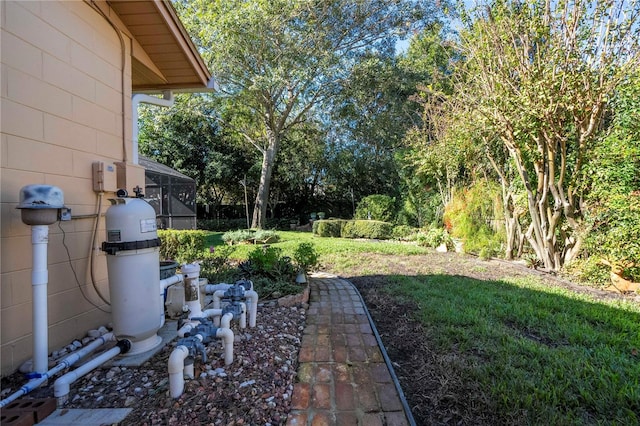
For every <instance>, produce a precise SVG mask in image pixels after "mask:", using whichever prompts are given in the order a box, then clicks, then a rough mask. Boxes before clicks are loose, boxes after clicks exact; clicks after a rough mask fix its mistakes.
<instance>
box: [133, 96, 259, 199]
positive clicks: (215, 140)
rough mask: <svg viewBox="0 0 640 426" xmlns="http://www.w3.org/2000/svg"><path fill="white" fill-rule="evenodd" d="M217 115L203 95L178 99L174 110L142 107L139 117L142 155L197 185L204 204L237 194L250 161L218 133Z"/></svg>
mask: <svg viewBox="0 0 640 426" xmlns="http://www.w3.org/2000/svg"><path fill="white" fill-rule="evenodd" d="M216 109H217V106H216V104H215V103H214V102H213V101H212V100H211V99H209V98H208V97H207V96H206V95H197V96H196V95H184V94H182V95H177V96H176V101H175V104H174V106H173V107H172V108H167V109H164V108H163V109H158V108H153V107H143V108H141V114H140V123H141V126H140V133H139V140H140V152H141V153H142V154H144V155H146V156H148V157H149V158H152V159H154V160H156V161H158V162H159V163H162V164H165V165H167V166H169V167H172V168H174V169H176V170H178V171H180V172H181V173H184V174H185V175H187V176H189V177H191V178H193V179H195V180H196V184H197V198H198V201H199V202H201V203H205V204H220V203H221V202H222V199H223V198H225V197H229V196H230V195H233V194H234V193H235V192H238V191H239V185H238V176H242V175H243V173H246V171H247V170H248V169H249V168H250V167H251V164H252V163H253V161H254V159H252V158H251V156H249V155H247V153H246V151H244V150H242V149H241V148H240V146H239V145H238V143H237V141H234V140H233V137H231V136H230V135H228V134H225V133H224V131H223V129H221V128H220V126H219V124H218V123H217V121H216V120H215V119H214V118H213V116H214V114H216V112H215V111H216ZM235 196H236V197H237V196H238V194H236V195H235Z"/></svg>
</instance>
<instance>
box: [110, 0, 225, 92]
mask: <svg viewBox="0 0 640 426" xmlns="http://www.w3.org/2000/svg"><path fill="white" fill-rule="evenodd" d="M108 4H109V6H110V7H111V8H112V9H113V11H115V12H116V14H117V15H118V17H119V18H120V20H121V21H122V23H123V24H124V25H125V26H126V28H127V30H128V32H130V34H131V36H132V39H133V45H132V52H131V57H132V63H131V74H132V82H131V85H132V90H133V91H134V92H153V91H162V90H174V91H181V90H187V91H206V90H212V89H213V88H214V87H213V79H212V78H211V73H210V72H209V70H208V68H207V66H206V64H205V63H204V60H203V59H202V57H201V56H200V54H199V53H198V50H197V48H196V46H195V45H194V44H193V42H192V41H191V38H190V37H189V34H188V33H187V31H186V29H185V28H184V26H183V25H182V22H180V19H179V18H178V15H177V13H176V11H175V9H174V8H173V6H172V5H171V2H170V1H169V0H108Z"/></svg>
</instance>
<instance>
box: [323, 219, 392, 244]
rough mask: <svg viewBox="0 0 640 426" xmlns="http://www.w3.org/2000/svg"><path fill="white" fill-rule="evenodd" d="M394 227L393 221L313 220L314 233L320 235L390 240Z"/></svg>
mask: <svg viewBox="0 0 640 426" xmlns="http://www.w3.org/2000/svg"><path fill="white" fill-rule="evenodd" d="M393 229H394V227H393V224H392V223H389V222H381V221H379V220H345V219H328V220H316V221H315V222H313V235H317V236H318V237H342V238H371V239H377V240H388V239H391V238H393Z"/></svg>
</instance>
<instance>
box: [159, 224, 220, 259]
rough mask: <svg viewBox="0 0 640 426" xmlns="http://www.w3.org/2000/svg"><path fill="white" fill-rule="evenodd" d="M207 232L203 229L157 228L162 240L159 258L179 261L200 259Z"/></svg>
mask: <svg viewBox="0 0 640 426" xmlns="http://www.w3.org/2000/svg"><path fill="white" fill-rule="evenodd" d="M207 234H208V232H205V231H189V230H187V231H176V230H173V229H169V230H158V237H159V238H160V240H161V241H162V246H160V259H162V260H175V261H176V262H179V263H190V262H193V261H195V260H198V259H202V257H203V256H204V249H205V242H206V236H207Z"/></svg>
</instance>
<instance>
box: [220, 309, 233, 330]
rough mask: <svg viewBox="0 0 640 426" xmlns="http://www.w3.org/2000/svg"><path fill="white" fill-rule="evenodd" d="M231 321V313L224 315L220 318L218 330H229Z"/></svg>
mask: <svg viewBox="0 0 640 426" xmlns="http://www.w3.org/2000/svg"><path fill="white" fill-rule="evenodd" d="M232 319H233V314H232V313H231V312H229V313H226V314H224V315H223V316H222V318H220V328H227V329H230V328H231V320H232Z"/></svg>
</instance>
